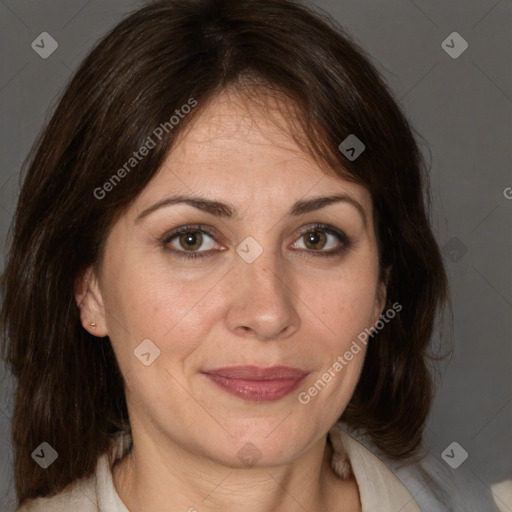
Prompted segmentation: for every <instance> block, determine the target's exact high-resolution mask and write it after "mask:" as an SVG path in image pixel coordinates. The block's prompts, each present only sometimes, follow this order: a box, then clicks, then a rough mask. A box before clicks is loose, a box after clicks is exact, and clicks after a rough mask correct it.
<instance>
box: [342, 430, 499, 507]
mask: <svg viewBox="0 0 512 512" xmlns="http://www.w3.org/2000/svg"><path fill="white" fill-rule="evenodd" d="M338 426H339V427H340V429H341V430H343V431H344V432H345V433H347V434H349V435H350V437H352V438H353V439H355V440H356V441H357V442H359V443H361V444H362V445H363V446H365V447H366V448H368V450H370V452H372V453H373V454H374V455H375V456H377V457H378V458H379V459H380V460H381V461H382V462H383V463H384V464H385V465H386V466H387V467H388V468H389V469H390V470H391V471H392V472H393V473H394V474H395V475H396V476H397V477H398V478H399V479H400V481H401V482H402V483H403V484H404V485H405V487H407V489H408V490H409V492H410V493H411V495H412V496H414V500H415V501H416V502H417V504H418V506H419V507H420V509H421V510H428V511H429V512H458V511H460V510H464V511H465V512H499V509H498V508H497V506H496V503H495V501H494V499H493V497H492V493H491V492H490V490H489V489H488V488H486V487H485V486H484V485H482V484H481V482H480V481H478V480H476V479H475V477H473V476H472V475H471V474H470V471H469V470H468V469H467V468H464V466H460V467H459V468H457V469H455V470H454V469H451V468H450V467H449V466H448V465H447V464H446V463H445V462H444V461H443V460H442V459H441V456H440V454H439V456H437V455H436V454H434V453H432V452H431V453H428V452H427V451H426V450H423V453H421V454H420V456H419V457H418V458H417V459H415V460H409V461H407V460H406V461H403V462H397V461H395V460H393V459H391V458H389V457H388V456H387V455H386V454H384V453H383V452H382V451H381V450H380V449H379V448H377V447H376V446H375V445H374V444H373V443H372V442H371V440H370V439H369V438H368V436H366V435H365V434H364V433H361V432H357V431H355V430H353V429H351V428H350V427H348V426H347V425H345V424H344V423H339V424H338Z"/></svg>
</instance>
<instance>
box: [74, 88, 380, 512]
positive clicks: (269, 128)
mask: <svg viewBox="0 0 512 512" xmlns="http://www.w3.org/2000/svg"><path fill="white" fill-rule="evenodd" d="M283 121H284V119H283V118H282V117H281V114H280V113H279V112H278V111H277V110H275V109H272V108H271V107H270V106H268V107H267V108H263V107H262V106H261V105H260V106H258V105H256V104H253V103H251V102H248V101H247V100H245V101H244V100H242V99H241V98H240V97H239V96H238V95H237V94H236V93H234V92H228V91H224V92H223V93H221V94H220V95H219V96H217V97H216V98H215V99H214V100H213V102H211V103H210V104H209V106H208V107H207V108H206V109H205V110H204V111H203V112H202V113H201V114H200V115H199V116H198V117H197V118H196V119H195V120H194V123H193V124H192V125H191V127H190V130H189V131H188V132H187V133H186V134H185V136H184V137H182V138H181V139H180V141H179V143H178V144H177V145H176V146H175V147H174V148H173V149H172V151H171V152H170V154H169V155H168V157H167V160H166V161H165V163H164V165H163V166H162V168H161V169H160V170H159V172H158V174H157V175H156V176H155V177H154V178H153V180H151V182H150V183H149V184H148V185H147V186H146V188H145V189H144V190H143V191H142V192H141V194H140V195H139V196H138V197H137V198H136V200H135V201H134V202H133V204H132V205H131V206H130V208H129V209H128V210H127V211H126V212H125V213H124V215H123V216H122V217H121V218H120V219H119V220H118V221H117V222H116V224H115V225H114V226H113V228H112V230H111V232H110V234H109V237H108V239H107V241H106V247H105V252H104V259H103V261H102V262H101V263H102V265H101V270H100V271H94V269H93V268H92V267H91V268H90V269H88V271H87V272H86V273H84V275H83V276H81V278H80V279H79V286H78V287H77V294H76V300H77V303H78V304H79V305H80V310H81V319H82V323H83V326H84V328H85V329H87V330H88V331H89V332H91V333H92V334H95V335H96V336H99V337H102V336H107V335H108V336H109V339H110V342H111V343H112V346H113V348H114V351H115V354H116V358H117V360H118V362H119V365H120V368H121V371H122V373H123V376H124V378H125V381H126V397H127V404H128V410H129V414H130V423H131V427H132V435H133V440H134V448H133V451H132V453H131V454H130V455H128V456H126V457H125V458H124V459H123V460H122V461H121V462H120V463H119V464H117V465H116V466H115V468H114V472H113V476H114V485H115V487H116V490H117V492H118V494H119V496H120V497H121V499H122V500H123V502H124V503H125V504H126V506H127V507H128V508H129V509H130V511H131V512H138V511H142V510H144V511H145V512H156V511H158V512H161V511H163V510H173V511H174V510H183V511H187V510H189V511H190V512H193V511H194V509H196V510H197V511H198V512H207V511H218V510H244V511H246V512H276V511H286V512H293V511H299V510H300V511H304V510H308V511H319V510H345V511H359V510H361V504H360V498H359V491H358V486H357V482H356V481H355V479H354V478H353V477H352V478H349V479H347V480H341V479H340V478H338V477H337V476H336V475H335V474H334V473H333V471H332V469H331V466H330V459H331V454H332V452H331V448H330V445H329V443H326V437H327V432H328V430H329V429H330V428H331V427H332V425H334V423H335V422H336V421H337V420H338V418H339V417H340V416H341V414H342V412H343V410H344V409H345V407H346V406H347V404H348V402H349V400H350V398H351V396H352V394H353V391H354V389H355V386H356V384H357V381H358V379H359V376H360V372H361V369H362V364H363V361H364V352H365V351H364V350H362V351H361V352H360V353H359V354H357V355H356V356H354V358H353V360H352V361H351V362H350V364H348V365H347V366H346V367H344V368H343V370H342V371H341V372H339V373H337V375H336V377H335V378H334V379H333V381H332V382H330V383H329V384H328V385H327V386H326V387H325V388H324V389H323V390H322V391H321V392H320V393H318V395H317V396H315V397H314V398H312V400H311V401H310V403H308V404H307V405H303V404H301V403H300V402H299V401H298V399H297V395H298V393H299V392H301V391H304V390H307V389H308V388H309V387H310V386H311V385H312V384H313V383H314V382H316V381H317V380H318V379H319V378H320V377H321V375H322V374H323V373H324V372H325V371H326V370H327V368H329V367H330V366H332V364H333V363H334V361H335V360H336V358H337V357H338V356H340V355H343V354H344V353H345V352H346V351H347V350H348V348H349V347H350V344H351V342H352V341H353V340H354V339H356V337H357V335H358V334H359V333H360V332H362V331H363V330H364V329H365V328H369V327H371V326H373V325H375V323H376V322H377V320H378V318H379V316H380V314H381V313H382V312H383V308H384V304H385V291H386V290H385V286H384V284H383V283H380V282H379V281H378V255H377V244H376V238H375V233H374V230H373V217H372V202H371V196H370V194H369V192H368V191H367V190H366V189H365V188H363V187H361V186H359V185H357V184H354V183H351V182H349V181H346V180H343V179H341V178H339V177H334V176H329V175H327V174H326V172H325V171H324V170H322V169H321V168H320V167H319V165H318V164H317V163H316V162H315V161H314V160H313V159H312V158H311V157H310V156H308V155H306V154H305V153H304V152H303V151H302V150H301V149H300V148H299V147H298V146H297V144H296V143H295V142H294V141H293V139H292V138H291V137H290V135H289V134H288V132H287V131H286V129H284V126H285V125H286V123H284V122H283ZM126 179H129V177H127V178H126ZM334 193H344V194H347V195H349V196H350V197H352V198H353V199H355V200H356V201H357V202H359V203H360V205H361V206H362V208H363V210H364V213H365V216H366V224H365V222H364V221H363V216H362V215H361V214H360V213H359V211H358V210H357V209H356V208H355V207H354V206H352V205H351V204H350V203H348V202H337V203H333V204H330V205H328V206H326V207H323V208H321V209H318V210H316V211H313V212H309V213H306V214H304V215H300V216H297V217H290V216H287V212H288V211H289V210H290V208H291V207H292V205H293V204H294V203H295V202H296V201H298V200H301V199H305V198H306V199H307V198H313V197H319V196H329V195H332V194H334ZM176 194H184V195H194V196H201V197H207V198H208V199H212V200H216V201H220V202H223V203H230V204H231V205H233V207H235V208H236V210H237V211H238V216H237V217H236V218H234V219H228V218H221V217H218V216H215V215H213V214H211V213H207V212H205V211H201V210H199V209H196V208H194V207H192V206H190V205H187V204H174V205H170V206H166V207H162V208H159V209H157V210H155V211H153V212H152V213H150V214H148V215H146V216H145V217H143V218H142V219H139V220H136V219H137V216H138V215H139V214H141V213H142V212H143V211H144V210H145V209H147V208H149V207H150V206H152V205H154V204H155V203H157V202H158V201H160V200H162V199H165V198H166V197H168V196H170V195H176ZM315 222H321V223H325V224H327V225H328V226H330V227H332V228H335V229H338V230H341V231H343V232H344V233H345V234H346V235H347V236H348V237H349V238H350V240H351V245H350V246H349V247H345V246H344V242H343V241H342V240H339V239H338V238H337V237H336V236H335V235H331V234H329V233H326V232H325V231H321V232H320V239H317V240H316V241H313V243H312V245H307V239H308V237H307V236H306V235H305V234H301V230H302V229H305V228H308V227H309V226H310V225H311V224H313V223H315ZM196 223H201V224H206V225H208V226H211V227H213V228H214V233H213V236H210V235H208V234H204V233H203V238H202V242H201V241H199V242H197V244H196V245H194V243H195V242H194V241H193V240H192V242H190V241H189V242H188V245H187V240H185V241H184V243H185V245H183V243H182V244H181V245H180V238H179V235H178V236H177V237H175V238H174V239H173V240H172V241H171V242H169V243H167V245H166V246H164V244H165V242H162V241H161V239H162V238H164V235H165V234H168V233H170V232H171V231H172V230H173V229H175V228H178V227H181V226H186V225H189V224H196ZM195 229H197V228H195ZM191 231H193V233H194V228H192V229H191ZM312 231H315V229H313V230H312ZM195 234H196V236H197V232H195ZM322 235H324V237H322ZM248 236H251V237H253V238H254V239H255V240H256V241H257V242H258V243H259V245H260V246H261V247H262V249H263V252H262V253H261V254H260V255H259V256H258V257H257V258H256V259H255V261H253V262H252V263H247V262H246V261H245V260H244V259H243V258H242V257H240V256H239V255H238V254H237V252H236V248H237V246H238V245H239V244H240V243H241V242H242V241H243V240H244V239H245V238H246V237H248ZM196 241H197V239H196ZM182 242H183V237H182ZM201 243H202V245H201ZM191 245H192V246H193V248H194V250H195V251H196V253H197V252H203V253H206V252H209V253H210V256H209V257H205V258H197V259H190V260H187V259H185V258H182V257H179V256H178V255H176V253H172V252H171V251H170V248H172V249H175V250H176V251H181V254H184V253H186V252H187V251H186V249H187V248H190V246H191ZM338 247H342V248H343V251H342V252H341V253H340V254H337V255H334V256H325V257H322V256H321V255H319V253H321V252H324V253H325V252H329V251H331V250H333V249H336V248H338ZM166 248H167V250H166ZM188 253H190V250H189V252H188ZM308 256H309V257H308ZM90 322H95V323H96V328H92V327H91V326H90V325H89V324H90ZM144 339H150V340H152V342H153V343H154V344H155V345H156V346H157V347H158V349H159V350H160V356H159V357H158V358H157V359H156V360H155V361H154V362H153V363H152V364H151V365H149V366H144V365H143V364H141V362H140V361H139V359H137V357H135V356H134V353H133V351H134V349H135V348H136V347H137V346H138V345H139V344H140V343H141V341H142V340H144ZM104 342H106V340H101V341H100V340H98V343H104ZM240 364H254V365H258V366H265V367H268V366H274V365H286V366H291V367H296V368H301V369H303V370H305V371H307V372H309V374H308V376H307V377H306V379H305V380H304V381H302V383H301V385H300V387H299V388H298V389H297V390H296V391H294V392H292V393H291V394H289V395H287V396H285V397H283V398H281V399H279V400H276V401H273V402H271V401H269V402H249V401H247V400H244V399H242V398H240V397H237V396H232V395H230V394H228V393H226V392H225V391H224V390H223V389H221V388H219V387H218V386H217V385H216V384H214V383H213V382H212V381H211V380H209V379H208V378H206V377H205V376H204V375H202V374H201V373H200V372H201V370H204V369H206V368H215V367H221V366H231V365H240ZM246 443H252V444H253V445H254V446H255V447H256V448H257V450H258V453H259V454H260V456H261V458H260V459H259V461H258V462H257V464H256V465H254V466H252V467H247V466H246V465H244V463H243V462H242V461H241V460H240V459H239V458H238V456H237V453H238V452H239V450H240V449H242V448H243V447H244V445H246Z"/></svg>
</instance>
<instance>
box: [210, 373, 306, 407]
mask: <svg viewBox="0 0 512 512" xmlns="http://www.w3.org/2000/svg"><path fill="white" fill-rule="evenodd" d="M201 373H202V374H203V375H205V376H206V377H207V378H208V379H210V380H211V381H212V382H214V383H215V384H216V385H217V386H218V387H219V388H221V389H223V390H224V391H226V392H227V393H229V394H231V395H235V396H237V397H239V398H242V399H244V400H249V401H251V402H272V401H275V400H279V399H280V398H283V397H284V396H286V395H288V394H290V393H291V392H292V391H294V390H295V389H297V387H298V386H299V385H300V383H301V382H302V381H303V380H304V378H305V377H306V376H307V375H308V372H305V371H303V370H300V369H298V368H291V367H288V366H272V367H270V368H261V367H258V366H230V367H224V368H215V369H212V370H204V371H202V372H201Z"/></svg>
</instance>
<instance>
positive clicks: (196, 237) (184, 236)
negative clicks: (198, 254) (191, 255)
mask: <svg viewBox="0 0 512 512" xmlns="http://www.w3.org/2000/svg"><path fill="white" fill-rule="evenodd" d="M179 242H180V245H181V247H182V248H184V249H185V250H187V251H195V250H196V249H199V247H201V244H202V243H203V235H202V234H201V233H200V232H199V231H188V232H186V233H181V234H180V236H179Z"/></svg>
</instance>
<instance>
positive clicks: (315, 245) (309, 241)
mask: <svg viewBox="0 0 512 512" xmlns="http://www.w3.org/2000/svg"><path fill="white" fill-rule="evenodd" d="M302 236H303V238H304V240H305V242H306V247H307V248H308V249H315V250H318V249H323V248H324V246H325V244H326V242H327V237H326V236H325V233H322V232H321V231H310V232H309V233H306V234H305V235H302Z"/></svg>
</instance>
